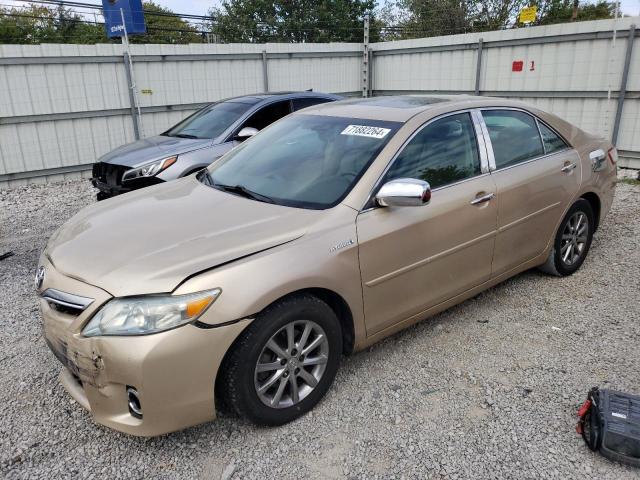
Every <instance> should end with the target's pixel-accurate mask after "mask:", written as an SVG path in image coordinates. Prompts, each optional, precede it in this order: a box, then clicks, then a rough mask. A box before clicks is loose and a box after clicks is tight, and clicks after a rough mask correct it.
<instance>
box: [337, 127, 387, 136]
mask: <svg viewBox="0 0 640 480" xmlns="http://www.w3.org/2000/svg"><path fill="white" fill-rule="evenodd" d="M390 131H391V129H389V128H381V127H369V126H367V125H347V128H345V129H344V130H343V131H342V132H340V135H356V136H358V137H370V138H384V137H386V136H387V134H388V133H389V132H390Z"/></svg>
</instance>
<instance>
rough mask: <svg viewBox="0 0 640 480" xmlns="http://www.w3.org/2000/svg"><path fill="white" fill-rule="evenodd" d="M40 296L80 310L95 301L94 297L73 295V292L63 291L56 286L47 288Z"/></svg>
mask: <svg viewBox="0 0 640 480" xmlns="http://www.w3.org/2000/svg"><path fill="white" fill-rule="evenodd" d="M40 297H42V299H43V300H46V301H47V302H49V303H54V304H56V305H60V306H63V307H67V308H73V309H74V310H79V311H81V312H82V311H84V310H85V309H86V308H87V307H88V306H89V305H91V304H92V303H93V302H94V299H93V298H89V297H81V296H80V295H73V294H72V293H67V292H63V291H61V290H56V289H54V288H47V289H46V290H45V291H44V292H42V293H41V294H40Z"/></svg>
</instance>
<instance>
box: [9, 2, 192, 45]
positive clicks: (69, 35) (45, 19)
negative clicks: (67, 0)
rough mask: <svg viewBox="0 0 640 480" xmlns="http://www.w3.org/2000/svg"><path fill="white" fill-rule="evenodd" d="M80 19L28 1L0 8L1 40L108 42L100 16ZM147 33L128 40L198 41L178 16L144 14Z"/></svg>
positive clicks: (157, 9) (160, 10) (155, 8)
mask: <svg viewBox="0 0 640 480" xmlns="http://www.w3.org/2000/svg"><path fill="white" fill-rule="evenodd" d="M143 6H144V9H145V10H147V11H150V12H155V13H173V12H171V10H168V9H166V8H163V7H161V6H159V5H156V4H155V3H153V2H144V4H143ZM96 20H97V21H94V20H93V19H87V18H83V17H81V16H80V15H78V14H77V13H74V12H73V11H71V10H70V9H67V8H64V7H62V6H59V7H47V6H40V5H36V4H29V5H28V6H27V8H16V7H13V8H0V43H22V44H39V43H107V42H109V41H117V42H119V41H120V40H119V39H116V40H109V39H108V38H107V36H106V33H105V29H104V26H103V25H101V24H99V23H101V22H102V18H101V17H98V18H97V19H96ZM145 22H146V24H147V33H146V34H145V35H136V36H132V37H130V41H131V43H189V42H201V41H202V37H201V35H200V34H199V33H198V31H197V30H196V29H195V28H194V27H193V26H192V25H190V24H189V23H188V22H185V21H184V20H182V19H181V18H178V17H174V16H164V15H152V14H145Z"/></svg>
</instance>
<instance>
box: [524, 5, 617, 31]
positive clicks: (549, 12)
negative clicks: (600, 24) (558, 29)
mask: <svg viewBox="0 0 640 480" xmlns="http://www.w3.org/2000/svg"><path fill="white" fill-rule="evenodd" d="M614 12H615V3H613V2H611V3H609V2H603V1H601V2H598V3H586V4H585V3H582V4H581V3H578V8H577V9H576V18H575V20H577V21H583V20H600V19H603V18H612V17H613V16H614ZM573 14H574V1H573V0H546V1H545V0H543V1H541V2H539V3H538V21H537V22H536V25H550V24H553V23H564V22H569V21H572V20H573Z"/></svg>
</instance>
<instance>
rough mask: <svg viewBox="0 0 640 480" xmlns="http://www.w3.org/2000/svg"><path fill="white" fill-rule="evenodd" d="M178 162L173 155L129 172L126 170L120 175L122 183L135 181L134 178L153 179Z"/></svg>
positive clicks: (176, 157)
mask: <svg viewBox="0 0 640 480" xmlns="http://www.w3.org/2000/svg"><path fill="white" fill-rule="evenodd" d="M177 160H178V156H177V155H174V156H173V157H169V158H163V159H162V160H158V161H156V162H151V163H147V164H146V165H143V166H141V167H138V168H133V169H131V170H127V171H126V172H124V175H122V181H123V182H126V181H128V180H135V179H136V178H142V177H153V176H155V175H157V174H159V173H160V172H161V171H163V170H165V169H167V168H169V167H170V166H171V165H173V164H174V163H176V161H177Z"/></svg>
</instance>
